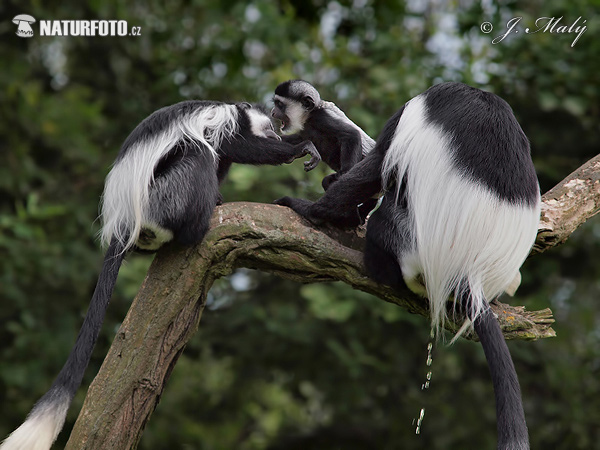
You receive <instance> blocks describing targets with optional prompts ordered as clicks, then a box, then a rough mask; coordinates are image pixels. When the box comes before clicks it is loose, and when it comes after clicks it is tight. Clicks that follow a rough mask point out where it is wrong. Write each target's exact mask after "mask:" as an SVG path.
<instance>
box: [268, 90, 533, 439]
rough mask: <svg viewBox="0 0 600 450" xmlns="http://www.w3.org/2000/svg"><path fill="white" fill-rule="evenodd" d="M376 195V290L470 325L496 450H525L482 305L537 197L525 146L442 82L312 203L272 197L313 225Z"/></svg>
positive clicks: (506, 287) (520, 240)
mask: <svg viewBox="0 0 600 450" xmlns="http://www.w3.org/2000/svg"><path fill="white" fill-rule="evenodd" d="M381 190H385V191H386V194H385V196H384V199H383V201H382V204H381V206H380V207H379V209H377V210H376V211H375V212H373V213H372V215H371V217H370V218H369V221H368V222H367V235H366V246H365V252H364V260H365V265H366V268H367V270H368V272H369V273H370V276H371V277H372V278H373V279H374V280H375V281H377V282H379V283H382V284H387V285H390V286H393V287H399V286H402V285H403V282H404V283H406V285H407V286H408V287H409V288H410V289H411V290H413V291H414V292H417V293H419V294H422V295H426V296H427V297H428V298H429V302H430V309H431V320H432V325H433V327H434V328H435V329H436V330H438V332H439V328H440V327H441V326H442V325H443V323H444V321H445V319H446V318H447V311H448V310H447V301H448V300H449V299H450V298H452V297H453V298H454V301H455V302H456V303H457V304H458V305H459V307H460V308H464V310H465V311H466V315H467V320H466V321H465V325H464V326H463V327H462V328H461V330H460V331H459V333H458V334H457V336H459V335H460V334H461V333H462V332H464V331H465V330H466V329H467V328H468V327H469V326H474V329H475V332H476V333H477V335H478V336H479V339H480V341H481V344H482V346H483V349H484V352H485V355H486V359H487V361H488V365H489V367H490V372H491V376H492V382H493V384H494V392H495V397H496V415H497V427H498V449H501V450H525V449H529V437H528V432H527V425H526V422H525V415H524V412H523V405H522V400H521V391H520V387H519V381H518V378H517V374H516V371H515V368H514V365H513V362H512V359H511V356H510V353H509V350H508V347H507V346H506V343H505V341H504V337H503V335H502V332H501V330H500V326H499V324H498V322H497V320H496V318H495V317H494V315H493V313H492V311H491V309H490V307H489V301H491V300H492V299H494V298H496V297H498V296H499V295H501V294H502V293H503V292H505V291H506V292H509V293H512V292H514V290H515V289H516V288H517V287H518V285H519V283H520V273H519V268H520V267H521V265H522V264H523V262H524V261H525V258H526V257H527V255H528V254H529V252H530V250H531V247H532V245H533V243H534V241H535V237H536V234H537V228H538V222H539V216H540V191H539V184H538V181H537V177H536V173H535V168H534V166H533V162H532V160H531V155H530V148H529V141H528V140H527V137H526V136H525V134H524V133H523V130H522V129H521V127H520V126H519V124H518V122H517V120H516V119H515V117H514V115H513V112H512V110H511V108H510V106H509V105H508V104H507V103H506V102H505V101H504V100H502V99H501V98H500V97H498V96H496V95H494V94H491V93H488V92H484V91H481V90H479V89H475V88H472V87H469V86H466V85H464V84H461V83H442V84H438V85H436V86H433V87H432V88H430V89H429V90H427V91H426V92H424V93H423V94H421V95H419V96H417V97H415V98H413V99H412V100H410V101H409V102H408V103H406V104H405V105H404V106H403V107H402V108H401V109H400V110H399V111H398V112H397V113H396V114H395V115H394V116H393V117H392V118H391V119H390V120H389V121H388V122H387V124H386V126H385V128H384V130H383V132H382V133H381V136H380V137H379V139H378V140H377V144H376V147H375V149H374V150H373V151H372V152H370V153H369V154H368V155H367V156H366V157H365V159H364V160H362V161H361V162H359V163H358V164H357V165H355V166H354V167H353V168H352V169H351V170H350V171H349V172H348V173H347V174H345V175H343V176H342V177H340V179H339V180H338V181H337V182H336V183H334V184H332V185H331V186H330V187H329V189H328V190H327V191H326V193H325V195H324V196H323V197H322V198H321V199H320V200H319V201H318V202H316V203H313V202H310V201H307V200H302V199H292V198H289V197H284V198H282V199H279V200H278V201H276V203H278V204H280V205H285V206H289V207H291V208H293V209H294V210H295V211H296V212H298V213H299V214H301V215H302V216H304V217H306V218H308V219H309V220H311V221H312V222H314V223H317V224H319V223H323V222H332V223H334V224H337V225H340V226H348V225H353V224H354V218H353V215H354V214H353V210H354V208H356V205H357V204H358V203H360V202H362V201H364V200H366V199H368V198H371V197H372V196H373V195H374V194H376V193H377V192H379V191H381Z"/></svg>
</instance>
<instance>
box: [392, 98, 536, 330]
mask: <svg viewBox="0 0 600 450" xmlns="http://www.w3.org/2000/svg"><path fill="white" fill-rule="evenodd" d="M451 145H452V143H451V139H450V137H449V136H448V135H447V134H446V133H444V131H443V130H442V129H441V127H439V126H437V125H434V124H432V123H430V122H428V121H427V119H426V115H425V103H424V100H423V97H422V96H418V97H416V98H414V99H413V100H411V101H410V102H409V103H408V104H407V105H406V107H405V110H404V112H403V114H402V116H401V119H400V122H399V124H398V128H397V129H396V133H395V135H394V138H393V140H392V143H391V145H390V148H389V149H388V151H387V153H386V156H385V160H384V163H383V175H384V180H389V179H398V180H402V179H403V177H404V176H406V179H407V186H408V208H409V214H410V222H411V226H410V227H411V231H412V236H413V237H414V240H413V245H412V249H408V250H404V253H403V254H402V256H401V258H400V261H399V262H400V266H401V269H402V274H403V277H404V278H405V280H406V282H407V284H408V286H409V287H410V286H411V285H416V284H417V283H416V278H417V277H418V276H419V275H420V274H421V275H422V277H423V279H424V281H425V286H426V289H427V296H428V298H429V301H430V306H431V320H432V325H433V326H434V327H435V328H436V329H439V327H440V326H441V325H442V324H443V322H444V320H445V319H446V306H445V305H446V301H447V300H448V299H449V297H450V296H451V295H452V294H454V295H457V294H458V292H457V289H458V288H459V284H460V283H461V282H462V281H463V280H467V282H468V284H469V287H470V289H471V292H472V296H473V300H474V301H473V302H472V308H473V311H472V313H473V315H472V317H476V315H478V314H479V313H480V312H481V310H482V308H483V306H484V304H485V303H484V302H486V301H491V300H492V299H494V298H495V297H497V296H499V295H500V294H502V293H503V292H504V291H506V290H511V288H514V282H515V281H516V280H517V277H519V268H520V267H521V265H522V264H523V262H524V261H525V258H526V257H527V255H528V254H529V251H530V249H531V247H532V245H533V243H534V241H535V237H536V234H537V228H538V222H539V217H540V206H539V196H538V202H537V204H536V205H535V206H534V207H530V206H527V205H519V204H511V203H509V202H506V201H504V200H501V199H499V198H498V197H497V195H495V194H494V193H493V192H491V191H490V190H489V189H487V188H485V187H484V186H483V185H480V184H478V183H477V182H475V181H473V180H471V179H467V178H466V177H464V176H463V175H462V174H461V173H459V172H458V170H457V169H455V168H454V167H453V165H452V162H451V159H450V158H451V152H450V148H451V147H450V146H451ZM386 184H387V181H386Z"/></svg>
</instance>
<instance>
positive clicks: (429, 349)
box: [412, 328, 435, 434]
mask: <svg viewBox="0 0 600 450" xmlns="http://www.w3.org/2000/svg"><path fill="white" fill-rule="evenodd" d="M429 335H430V337H431V340H430V341H429V342H428V343H427V361H426V364H427V367H431V364H432V363H433V357H432V353H433V339H434V337H435V331H434V329H433V328H432V329H431V333H430V334H429ZM432 373H433V372H432V371H431V370H429V371H428V372H427V374H426V375H425V378H426V381H425V383H423V384H422V385H421V390H422V391H424V390H425V389H429V384H430V381H431V376H432ZM424 417H425V408H421V412H420V413H419V418H418V419H413V421H412V424H413V426H415V422H416V429H415V433H416V434H421V424H422V423H423V418H424Z"/></svg>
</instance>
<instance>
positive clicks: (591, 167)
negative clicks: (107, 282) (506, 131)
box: [66, 157, 600, 450]
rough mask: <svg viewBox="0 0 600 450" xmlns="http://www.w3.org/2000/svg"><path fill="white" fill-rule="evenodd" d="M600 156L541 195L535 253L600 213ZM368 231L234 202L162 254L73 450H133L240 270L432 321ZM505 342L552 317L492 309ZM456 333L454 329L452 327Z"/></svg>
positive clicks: (532, 335) (533, 333) (543, 329)
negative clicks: (396, 287) (368, 244)
mask: <svg viewBox="0 0 600 450" xmlns="http://www.w3.org/2000/svg"><path fill="white" fill-rule="evenodd" d="M599 178H600V158H599V157H597V158H594V159H593V160H592V161H590V162H588V163H587V164H586V165H584V166H582V167H581V168H580V169H579V170H578V171H576V172H575V173H574V174H572V175H571V176H569V177H568V178H566V179H565V180H564V181H563V182H562V183H561V184H560V185H558V186H557V187H555V188H554V189H552V190H551V191H550V192H549V193H548V194H546V195H545V196H544V205H543V218H542V227H541V229H540V237H539V239H538V243H537V244H536V251H537V252H540V251H544V250H546V249H547V248H550V247H552V246H554V245H557V244H559V243H561V242H564V240H565V239H566V238H567V237H568V235H569V234H570V233H571V232H573V231H574V230H575V229H576V228H577V226H579V225H580V224H581V223H583V222H584V221H585V220H587V219H588V218H590V217H591V216H593V215H594V214H596V213H598V211H599V209H600V208H599V205H600V180H599ZM361 233H362V231H361V230H358V231H342V230H337V229H334V228H330V227H324V228H315V227H314V226H312V225H311V224H310V223H308V222H307V221H305V220H304V219H302V218H300V217H299V216H297V215H296V214H295V213H293V212H292V211H291V210H289V209H287V208H284V207H280V206H274V205H264V204H253V203H229V204H225V205H222V206H220V207H218V208H217V209H216V210H215V213H214V216H213V220H212V227H211V230H210V231H209V233H208V235H207V236H206V238H205V240H204V242H203V243H202V244H201V245H200V246H198V247H196V248H178V247H177V246H175V245H170V246H167V247H165V248H163V249H161V250H160V252H159V253H158V254H157V256H156V258H155V260H154V262H153V264H152V266H151V268H150V270H149V271H148V275H147V277H146V279H145V281H144V283H143V285H142V287H141V289H140V291H139V293H138V295H137V296H136V298H135V299H134V301H133V303H132V305H131V308H130V310H129V312H128V314H127V317H126V318H125V320H124V321H123V324H122V326H121V328H120V329H119V332H118V333H117V336H116V338H115V340H114V342H113V345H112V347H111V349H110V351H109V353H108V355H107V357H106V359H105V360H104V363H103V365H102V368H101V369H100V372H99V373H98V375H97V377H96V378H95V380H94V382H93V383H92V385H91V386H90V389H89V391H88V395H87V397H86V400H85V403H84V406H83V408H82V411H81V413H80V415H79V418H78V420H77V423H76V424H75V427H74V429H73V432H72V434H71V438H70V440H69V442H68V444H67V447H66V448H67V449H71V450H75V449H77V450H81V449H94V450H96V449H117V448H118V449H122V448H123V449H124V448H135V447H136V446H137V442H138V441H139V439H140V436H141V433H142V430H143V427H144V425H145V423H146V422H147V420H148V419H149V417H150V414H151V413H152V411H153V410H154V408H155V407H156V405H157V404H158V401H159V399H160V396H161V394H162V391H163V389H164V386H165V383H166V382H167V379H168V378H169V375H170V373H171V370H172V368H173V367H174V365H175V363H176V361H177V359H178V357H179V355H180V354H181V352H182V351H183V348H184V347H185V344H186V342H187V341H188V340H189V338H190V337H191V336H192V334H193V333H194V332H195V331H196V329H197V328H198V324H199V321H200V317H201V314H202V311H203V309H204V305H205V301H206V295H207V293H208V290H209V289H210V287H211V286H212V284H213V282H214V280H216V279H217V278H219V277H222V276H224V275H227V274H229V273H231V272H232V271H233V270H234V269H235V268H238V267H248V268H254V269H260V270H264V271H268V272H272V273H274V274H276V275H279V276H281V277H285V278H289V279H292V280H295V281H299V282H315V281H333V280H340V281H343V282H345V283H348V284H350V285H351V286H353V287H354V288H356V289H360V290H363V291H365V292H369V293H372V294H374V295H375V296H377V297H379V298H381V299H383V300H385V301H388V302H392V303H396V304H398V305H400V306H403V307H405V308H407V309H408V310H409V311H411V312H414V313H418V314H422V315H425V316H427V315H428V314H427V313H428V312H427V302H426V301H425V300H423V299H420V298H418V297H416V296H414V294H412V293H411V292H409V291H402V292H394V291H392V290H391V289H389V288H387V287H385V286H379V285H377V284H375V283H373V282H372V281H371V280H370V279H368V278H367V277H366V276H365V273H364V268H363V265H362V256H361V251H360V250H361V248H362V245H363V236H362V234H361ZM492 307H493V309H494V311H495V312H496V313H497V314H498V317H499V320H500V323H501V326H502V329H503V332H504V335H505V337H506V338H508V339H538V338H543V337H550V336H554V331H553V330H552V328H551V324H552V323H553V322H554V319H553V318H552V313H551V311H550V310H549V309H545V310H542V311H533V312H528V311H525V308H523V307H520V306H519V307H512V306H508V305H504V304H502V303H497V302H496V303H494V304H492ZM449 327H450V328H453V327H454V324H452V323H450V324H449Z"/></svg>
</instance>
